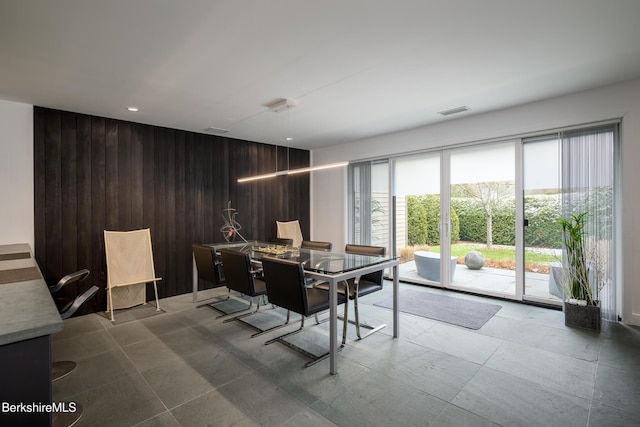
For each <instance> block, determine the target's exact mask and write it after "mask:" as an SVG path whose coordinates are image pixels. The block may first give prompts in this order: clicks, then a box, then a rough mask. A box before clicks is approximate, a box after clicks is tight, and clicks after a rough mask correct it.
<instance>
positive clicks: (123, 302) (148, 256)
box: [104, 228, 162, 322]
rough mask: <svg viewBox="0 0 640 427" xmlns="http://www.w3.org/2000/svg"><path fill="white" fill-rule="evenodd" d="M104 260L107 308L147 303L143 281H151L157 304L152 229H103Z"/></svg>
mask: <svg viewBox="0 0 640 427" xmlns="http://www.w3.org/2000/svg"><path fill="white" fill-rule="evenodd" d="M104 249H105V253H106V259H107V291H108V295H107V310H108V311H111V321H112V322H113V321H115V319H114V317H113V310H114V308H115V309H119V308H130V307H133V306H135V305H140V304H145V303H146V302H147V298H146V296H147V294H146V284H147V283H149V282H153V289H154V290H155V293H156V309H157V310H158V311H160V304H159V303H158V287H157V284H156V282H157V281H158V280H162V279H161V278H160V277H156V272H155V267H154V264H153V251H152V249H151V230H150V229H148V228H145V229H143V230H134V231H107V230H105V231H104Z"/></svg>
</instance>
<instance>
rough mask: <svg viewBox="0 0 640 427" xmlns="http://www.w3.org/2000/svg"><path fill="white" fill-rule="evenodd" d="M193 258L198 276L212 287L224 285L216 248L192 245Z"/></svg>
mask: <svg viewBox="0 0 640 427" xmlns="http://www.w3.org/2000/svg"><path fill="white" fill-rule="evenodd" d="M191 247H192V249H193V258H194V259H195V261H196V268H197V269H198V277H199V278H200V279H202V280H204V281H206V282H209V283H211V284H212V285H213V287H214V288H217V287H220V286H223V285H224V274H223V272H222V263H221V262H220V260H219V259H218V256H217V254H216V250H215V249H213V248H212V247H211V246H205V245H192V246H191Z"/></svg>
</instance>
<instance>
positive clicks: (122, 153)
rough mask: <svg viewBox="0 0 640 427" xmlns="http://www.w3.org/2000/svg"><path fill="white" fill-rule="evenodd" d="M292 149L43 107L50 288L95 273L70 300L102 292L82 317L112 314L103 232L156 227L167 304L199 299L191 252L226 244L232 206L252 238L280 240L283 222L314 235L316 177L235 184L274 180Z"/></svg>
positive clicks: (41, 187) (40, 247) (38, 122)
mask: <svg viewBox="0 0 640 427" xmlns="http://www.w3.org/2000/svg"><path fill="white" fill-rule="evenodd" d="M276 149H277V150H279V151H278V155H277V156H276ZM286 150H287V149H286V148H285V147H276V146H272V145H266V144H260V143H255V142H250V141H243V140H235V139H230V138H224V137H220V136H212V135H204V134H198V133H193V132H186V131H181V130H175V129H168V128H162V127H156V126H150V125H144V124H138V123H132V122H126V121H120V120H114V119H108V118H103V117H95V116H89V115H84V114H77V113H71V112H65V111H59V110H52V109H47V108H42V107H35V108H34V174H35V177H34V178H35V189H34V198H35V199H34V204H35V254H36V259H37V261H38V264H39V266H40V269H41V271H42V272H43V274H44V276H45V279H47V280H52V281H55V280H57V279H59V278H60V277H62V276H64V275H65V274H68V273H71V272H74V271H77V270H79V269H82V268H88V269H89V270H90V271H91V276H89V279H88V280H87V282H90V283H85V284H83V285H80V286H81V287H82V289H71V290H68V291H67V293H68V295H69V296H71V297H73V296H75V295H77V294H78V293H79V292H82V291H83V290H84V289H86V288H88V287H90V285H91V284H96V285H98V286H99V287H100V288H101V289H102V290H101V292H99V293H98V295H97V296H96V298H95V300H94V301H93V303H92V304H89V307H87V308H86V309H84V310H83V313H87V312H95V311H100V310H105V309H106V290H105V289H106V266H105V253H104V238H103V231H104V230H105V229H107V230H120V231H126V230H134V229H139V228H147V227H148V228H150V229H151V240H152V243H153V251H154V260H155V267H156V274H157V275H158V276H159V277H162V278H163V280H162V281H161V282H160V286H159V288H158V293H159V295H160V297H161V298H162V297H167V296H173V295H179V294H183V293H187V292H191V290H192V285H191V283H192V281H191V278H192V261H191V260H192V258H191V244H192V243H207V242H221V241H224V238H223V237H222V234H221V232H220V227H221V226H222V224H223V218H222V209H224V208H226V207H227V203H228V202H229V201H231V202H232V207H233V208H235V209H236V210H237V212H238V216H237V220H238V222H239V223H240V224H241V225H242V230H241V231H240V232H241V233H242V235H243V236H244V237H245V238H247V239H267V238H269V237H271V236H275V235H276V227H275V221H276V220H291V219H299V220H300V223H301V226H302V231H303V235H309V229H310V224H309V210H310V209H309V203H310V199H309V175H308V174H300V175H292V176H289V177H287V176H282V177H277V178H272V179H268V180H263V181H256V182H253V183H241V184H238V183H237V182H236V179H237V178H240V177H243V176H249V175H254V174H261V173H268V172H272V171H273V169H274V167H275V162H276V159H278V162H279V163H280V165H279V168H284V167H285V165H284V164H283V160H284V159H286V157H287V153H286ZM289 162H290V167H291V168H295V167H304V166H308V165H309V152H308V151H306V150H296V149H290V150H289ZM203 286H204V284H201V287H203ZM147 298H148V299H149V300H151V299H152V298H153V288H152V287H151V286H149V288H148V289H147Z"/></svg>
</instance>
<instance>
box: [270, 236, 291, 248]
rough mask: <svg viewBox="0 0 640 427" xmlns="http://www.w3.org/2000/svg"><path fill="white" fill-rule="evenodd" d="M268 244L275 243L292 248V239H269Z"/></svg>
mask: <svg viewBox="0 0 640 427" xmlns="http://www.w3.org/2000/svg"><path fill="white" fill-rule="evenodd" d="M267 241H268V242H269V243H275V244H276V245H282V246H293V239H286V238H284V237H271V238H269V240H267Z"/></svg>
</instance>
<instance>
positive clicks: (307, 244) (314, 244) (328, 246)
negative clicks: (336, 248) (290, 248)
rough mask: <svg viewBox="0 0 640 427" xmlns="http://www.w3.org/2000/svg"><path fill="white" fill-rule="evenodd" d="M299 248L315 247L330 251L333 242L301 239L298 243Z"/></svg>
mask: <svg viewBox="0 0 640 427" xmlns="http://www.w3.org/2000/svg"><path fill="white" fill-rule="evenodd" d="M300 247H301V248H307V249H316V250H322V251H330V250H331V248H332V247H333V243H331V242H320V241H317V240H303V241H302V243H301V244H300Z"/></svg>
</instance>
